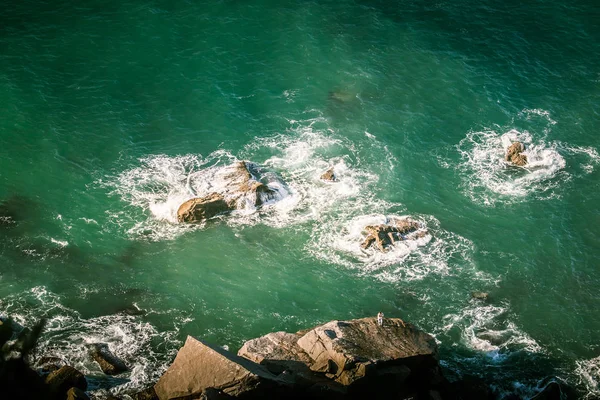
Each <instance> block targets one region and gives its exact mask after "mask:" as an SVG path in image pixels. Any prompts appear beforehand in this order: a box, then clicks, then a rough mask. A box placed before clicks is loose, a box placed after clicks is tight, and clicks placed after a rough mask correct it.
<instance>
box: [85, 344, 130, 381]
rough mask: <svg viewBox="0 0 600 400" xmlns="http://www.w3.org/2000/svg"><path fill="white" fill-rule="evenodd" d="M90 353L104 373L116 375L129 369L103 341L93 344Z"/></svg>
mask: <svg viewBox="0 0 600 400" xmlns="http://www.w3.org/2000/svg"><path fill="white" fill-rule="evenodd" d="M90 354H91V356H92V358H93V359H94V361H96V362H97V363H98V364H99V365H100V368H101V369H102V372H104V373H105V374H106V375H118V374H120V373H122V372H125V371H127V370H128V369H129V368H127V365H125V363H124V362H123V360H121V359H119V358H118V357H117V356H115V355H114V354H113V353H112V352H111V351H110V350H109V349H108V345H107V344H105V343H95V344H93V345H92V346H91V349H90Z"/></svg>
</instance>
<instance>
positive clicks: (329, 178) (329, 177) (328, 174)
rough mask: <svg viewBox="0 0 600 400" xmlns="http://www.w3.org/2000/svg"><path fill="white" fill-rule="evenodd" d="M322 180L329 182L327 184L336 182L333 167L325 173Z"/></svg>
mask: <svg viewBox="0 0 600 400" xmlns="http://www.w3.org/2000/svg"><path fill="white" fill-rule="evenodd" d="M321 179H322V180H324V181H327V182H336V181H337V177H336V176H335V173H334V172H333V167H331V168H329V169H328V170H327V171H325V172H324V173H323V175H321Z"/></svg>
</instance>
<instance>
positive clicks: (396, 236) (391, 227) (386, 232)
mask: <svg viewBox="0 0 600 400" xmlns="http://www.w3.org/2000/svg"><path fill="white" fill-rule="evenodd" d="M419 228H420V225H419V223H418V222H416V221H413V220H411V219H409V218H405V219H392V220H391V221H390V223H389V224H379V225H367V226H365V228H364V231H365V232H366V233H367V237H366V238H365V240H364V241H363V243H362V244H361V247H362V248H363V249H368V248H369V247H371V245H373V244H375V245H376V246H377V248H378V249H379V250H380V251H382V252H385V251H386V250H385V248H386V247H387V246H390V245H393V244H394V243H395V242H396V241H402V240H404V239H405V238H404V236H406V235H407V234H409V233H412V232H416V231H417V230H418V229H419ZM425 233H426V232H425Z"/></svg>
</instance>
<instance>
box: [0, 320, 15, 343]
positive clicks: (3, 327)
mask: <svg viewBox="0 0 600 400" xmlns="http://www.w3.org/2000/svg"><path fill="white" fill-rule="evenodd" d="M11 325H12V324H11V321H10V320H4V321H1V320H0V348H1V347H2V346H3V345H4V343H6V342H7V341H8V340H10V338H11V337H12V335H13V330H12V326H11Z"/></svg>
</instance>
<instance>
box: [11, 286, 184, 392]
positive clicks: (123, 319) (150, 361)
mask: <svg viewBox="0 0 600 400" xmlns="http://www.w3.org/2000/svg"><path fill="white" fill-rule="evenodd" d="M0 314H5V315H9V316H10V317H11V318H12V319H13V320H14V321H15V322H16V323H18V324H19V325H21V326H26V327H31V326H33V325H34V324H35V323H37V321H38V319H39V316H40V315H44V316H46V318H47V321H46V325H45V327H44V331H43V333H42V336H41V337H40V339H39V341H38V346H37V347H36V349H35V351H34V353H33V354H32V355H31V356H30V357H31V361H32V363H33V366H34V367H37V366H40V365H38V363H39V361H40V360H41V357H55V358H57V359H60V360H61V361H62V362H63V363H65V364H69V365H72V366H73V367H75V368H77V369H78V370H80V371H81V372H82V373H83V374H85V375H87V376H88V383H89V387H88V390H89V391H91V393H92V394H94V392H95V391H98V390H100V389H101V388H102V387H103V386H104V387H106V385H107V384H108V385H109V386H111V388H110V391H111V393H112V394H119V393H123V392H131V391H136V390H140V389H143V388H145V386H147V385H148V384H149V383H152V382H155V381H156V380H157V379H158V378H159V377H160V375H161V374H162V373H163V372H164V370H165V368H166V366H167V364H168V361H169V360H170V359H172V357H173V356H174V354H175V353H176V351H177V349H178V348H179V346H180V345H181V343H180V342H179V341H178V340H177V339H176V335H177V332H178V331H179V329H180V327H181V326H182V325H184V324H185V323H187V322H189V320H187V319H185V318H174V329H173V330H171V331H169V332H163V333H159V332H158V330H157V329H156V328H155V327H154V326H152V325H151V324H150V323H148V322H144V321H143V320H142V319H141V318H140V317H139V316H131V315H125V314H115V315H105V316H100V317H95V318H82V317H81V316H80V315H79V313H77V312H76V311H75V310H72V309H70V308H68V307H66V306H64V305H63V304H62V303H61V299H60V297H59V296H57V295H56V294H53V293H51V292H49V291H48V290H47V289H46V288H45V287H41V286H38V287H34V288H32V289H30V290H27V291H25V292H22V293H18V294H15V295H11V296H8V297H5V298H2V299H0ZM92 343H106V344H108V346H109V349H110V351H111V352H113V353H114V354H115V355H116V356H117V357H119V358H121V359H122V360H124V361H125V363H126V364H128V365H129V366H131V371H130V372H126V373H124V374H123V377H126V378H127V381H125V382H123V381H121V380H115V381H110V379H111V378H106V379H100V380H96V379H95V378H94V376H102V375H103V374H102V372H101V370H100V367H99V366H98V364H96V363H95V362H93V361H92V360H91V359H90V358H89V357H88V354H89V345H90V344H92ZM159 348H160V350H159Z"/></svg>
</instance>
